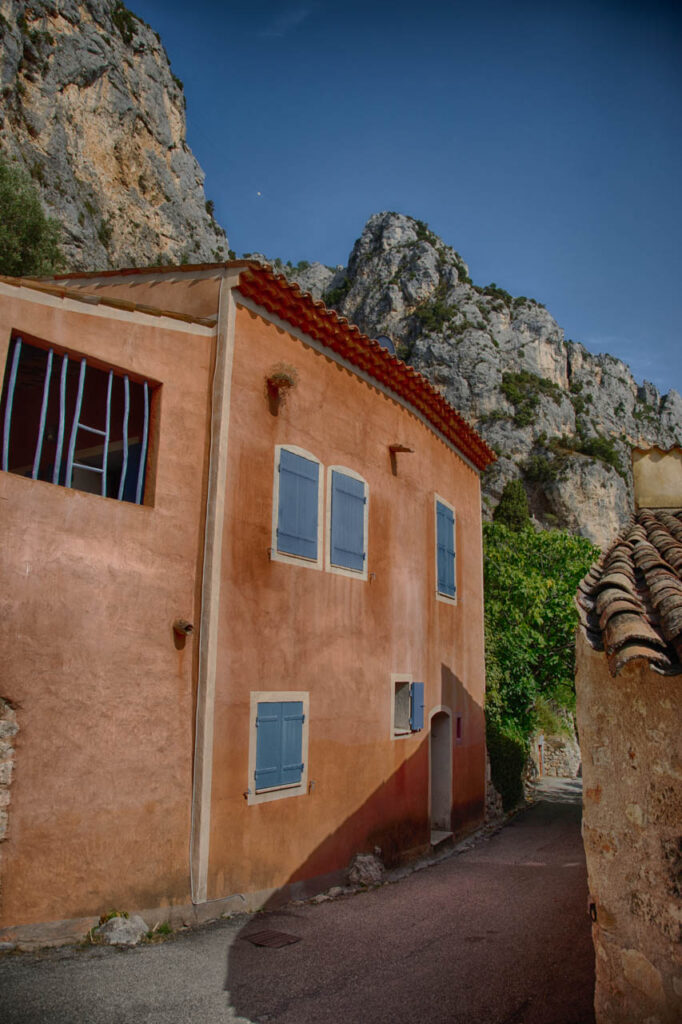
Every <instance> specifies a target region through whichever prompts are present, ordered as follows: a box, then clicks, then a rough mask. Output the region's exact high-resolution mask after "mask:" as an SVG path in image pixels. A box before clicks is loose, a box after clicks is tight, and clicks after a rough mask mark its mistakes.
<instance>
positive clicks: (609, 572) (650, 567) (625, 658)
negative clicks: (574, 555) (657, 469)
mask: <svg viewBox="0 0 682 1024" xmlns="http://www.w3.org/2000/svg"><path fill="white" fill-rule="evenodd" d="M576 605H577V607H578V613H579V620H580V622H579V629H581V630H582V632H583V634H584V636H585V637H586V638H587V640H588V642H589V643H590V644H591V646H592V647H593V649H595V650H601V651H604V652H605V656H606V658H607V661H608V666H609V670H610V672H611V675H613V676H617V675H619V674H620V672H621V671H622V669H623V668H624V667H625V665H627V664H628V663H629V662H631V661H637V660H641V661H644V662H647V663H648V664H649V667H650V668H651V669H653V670H654V671H656V672H659V673H662V674H663V675H680V674H682V510H680V509H674V510H665V509H648V508H646V509H640V510H639V511H638V512H636V513H635V515H633V516H631V518H630V522H629V524H628V525H627V526H626V527H625V529H624V530H623V531H622V532H621V533H620V534H619V535H618V537H616V539H615V540H614V541H613V543H612V544H611V545H610V546H609V547H608V548H607V549H606V550H605V551H604V552H603V554H602V555H601V557H600V558H599V559H598V561H597V562H595V563H594V565H592V566H591V567H590V570H589V572H588V573H587V575H586V576H585V577H584V579H583V580H581V582H580V584H579V585H578V592H577V595H576Z"/></svg>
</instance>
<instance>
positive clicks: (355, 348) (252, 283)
mask: <svg viewBox="0 0 682 1024" xmlns="http://www.w3.org/2000/svg"><path fill="white" fill-rule="evenodd" d="M239 291H240V292H241V293H242V295H244V296H245V297H246V298H248V299H251V301H252V302H254V303H256V304H257V305H259V306H262V307H263V308H264V309H266V310H267V311H268V312H269V313H272V314H274V315H275V316H277V317H279V319H280V320H285V321H286V322H287V323H290V324H291V325H292V326H294V327H297V328H298V329H299V330H301V331H303V333H304V334H308V335H310V337H312V338H314V339H315V340H316V341H319V342H321V343H322V344H323V345H326V346H327V347H328V348H330V349H332V351H334V352H336V353H337V355H340V356H342V357H343V358H344V359H346V360H347V361H348V362H349V363H352V364H353V365H354V366H357V367H358V369H360V370H362V371H363V372H365V373H366V374H368V376H370V377H373V378H374V379H375V380H376V381H378V382H379V383H380V384H383V385H384V386H385V387H387V388H389V389H390V390H391V391H394V392H395V393H396V394H397V395H400V396H401V397H402V398H404V399H405V400H406V401H407V402H409V403H410V405H412V406H413V407H414V408H415V409H417V410H418V411H419V412H420V413H421V414H422V416H423V417H424V418H425V419H426V420H428V422H429V423H430V424H431V426H433V427H435V429H436V430H438V431H440V433H441V434H443V435H444V436H445V437H446V438H447V439H448V440H449V441H450V442H452V444H453V445H454V446H455V447H456V448H458V449H459V451H461V452H462V454H463V455H465V456H466V457H467V458H468V459H469V460H470V461H471V462H472V463H473V464H474V466H476V468H477V469H485V467H486V466H488V465H489V464H490V463H491V462H494V461H495V459H496V455H495V453H494V452H493V450H492V449H491V448H490V447H489V446H488V445H487V444H486V442H485V441H484V440H483V438H482V437H481V436H480V435H479V434H478V433H477V432H476V431H475V430H474V428H473V427H471V426H470V425H469V424H468V423H467V422H466V420H465V419H464V418H463V417H462V416H460V414H459V413H458V412H457V411H456V410H455V409H454V408H453V407H452V406H451V405H450V403H449V402H448V401H447V400H446V399H445V398H443V396H442V395H441V394H440V392H438V391H437V390H436V388H434V386H433V385H432V384H431V383H430V382H429V381H428V380H427V379H426V377H424V376H423V375H422V374H421V373H419V372H418V371H417V370H415V369H413V368H412V367H411V366H408V365H407V364H406V363H404V362H403V361H402V359H398V357H397V356H394V355H391V353H390V352H389V351H388V350H387V349H386V348H384V346H383V345H380V344H379V342H378V341H374V340H373V339H372V338H369V337H368V336H367V335H366V334H363V333H362V332H361V330H360V328H359V327H356V326H355V324H350V323H349V322H348V320H346V319H345V317H342V316H339V314H338V313H336V312H335V311H334V310H333V309H327V307H326V306H325V304H324V303H323V302H321V301H319V300H316V299H313V297H312V296H311V295H310V293H309V292H303V291H301V289H300V287H299V286H298V285H297V284H291V283H290V282H289V281H287V279H286V278H285V277H284V276H283V275H282V274H276V273H274V271H272V270H271V269H270V267H267V266H264V265H262V264H258V263H253V264H251V265H250V266H249V267H248V268H246V269H244V270H243V271H242V273H241V274H240V277H239Z"/></svg>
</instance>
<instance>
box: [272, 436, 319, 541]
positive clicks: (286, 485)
mask: <svg viewBox="0 0 682 1024" xmlns="http://www.w3.org/2000/svg"><path fill="white" fill-rule="evenodd" d="M278 469H279V503H278V508H277V550H278V551H282V552H284V553H286V554H288V555H300V557H301V558H310V559H312V560H313V561H314V560H315V559H316V558H317V536H318V497H319V487H320V467H319V464H318V463H317V462H313V461H312V459H306V458H304V457H303V456H302V455H296V454H295V453H294V452H290V451H288V450H287V449H286V448H282V449H281V450H280V454H279V466H278Z"/></svg>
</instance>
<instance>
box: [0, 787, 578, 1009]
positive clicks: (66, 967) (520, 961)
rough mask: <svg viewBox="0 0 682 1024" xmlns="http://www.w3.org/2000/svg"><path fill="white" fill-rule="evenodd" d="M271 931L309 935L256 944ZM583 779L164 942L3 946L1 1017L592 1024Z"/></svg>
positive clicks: (545, 790)
mask: <svg viewBox="0 0 682 1024" xmlns="http://www.w3.org/2000/svg"><path fill="white" fill-rule="evenodd" d="M263 930H274V931H277V932H284V933H287V934H289V935H293V936H296V937H297V938H298V940H299V941H297V942H295V943H292V944H290V945H286V946H282V947H280V948H272V947H263V946H255V945H253V944H252V943H251V942H249V941H248V940H247V939H245V937H244V936H247V935H250V934H252V933H254V932H258V931H263ZM593 961H594V954H593V949H592V942H591V938H590V924H589V919H588V916H587V889H586V878H585V860H584V855H583V850H582V843H581V839H580V784H579V782H568V781H565V780H557V781H553V780H549V781H548V784H546V785H544V786H543V789H542V791H541V793H540V799H539V801H538V802H537V803H536V804H535V806H533V807H531V808H529V809H528V810H526V811H524V812H522V813H521V814H519V815H517V816H516V817H515V818H514V819H512V821H511V822H510V823H509V824H507V825H506V826H505V828H503V829H502V830H501V831H500V832H498V833H497V834H495V835H493V836H492V837H491V838H488V839H486V840H485V841H482V842H478V843H476V844H475V845H474V846H473V847H472V848H471V849H470V850H468V851H466V852H464V853H459V854H456V855H454V856H452V857H451V858H449V859H447V860H444V861H442V862H441V863H439V864H437V865H436V866H433V867H428V868H425V869H423V870H421V871H418V872H415V873H414V874H412V875H410V876H409V877H407V878H405V879H403V880H402V881H400V882H398V883H396V884H391V885H385V886H382V887H381V888H379V889H375V890H373V891H370V892H365V893H360V894H357V895H354V896H345V897H340V898H338V899H335V900H333V901H329V902H325V903H321V904H318V905H311V904H305V905H293V906H292V905H290V906H289V907H286V908H284V909H283V910H280V911H273V912H268V913H261V914H257V915H255V916H253V917H247V916H244V917H242V918H240V919H235V918H232V919H228V920H225V921H218V922H216V923H215V924H213V925H207V926H205V927H204V928H201V929H198V930H197V931H194V932H183V933H179V934H178V935H177V936H175V937H173V938H172V939H171V940H169V941H167V942H164V943H162V944H159V945H149V946H138V947H135V948H134V949H131V950H125V951H123V950H118V949H111V948H103V947H91V948H85V949H71V948H67V949H60V950H50V951H47V952H45V953H41V954H16V953H11V954H7V955H4V956H2V957H0V1021H2V1024H128V1022H130V1024H222V1022H236V1021H246V1022H248V1021H253V1022H259V1024H260V1022H261V1021H262V1022H270V1024H313V1022H315V1024H320V1022H330V1024H337V1022H339V1024H341V1022H343V1024H389V1022H390V1024H408V1022H409V1024H412V1022H419V1024H421V1022H424V1024H460V1022H461V1024H464V1022H466V1024H593V1022H594V1014H593V1009H592V999H593V991H594V968H593Z"/></svg>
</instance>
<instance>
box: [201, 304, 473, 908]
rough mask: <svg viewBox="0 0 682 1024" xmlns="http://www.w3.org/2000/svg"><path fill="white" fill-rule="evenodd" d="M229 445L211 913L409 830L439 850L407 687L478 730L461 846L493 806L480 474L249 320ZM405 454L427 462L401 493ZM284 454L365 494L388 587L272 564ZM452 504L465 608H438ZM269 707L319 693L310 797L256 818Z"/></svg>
mask: <svg viewBox="0 0 682 1024" xmlns="http://www.w3.org/2000/svg"><path fill="white" fill-rule="evenodd" d="M278 363H285V364H288V365H290V366H293V367H294V368H295V369H296V371H297V373H298V383H297V386H296V387H295V389H293V390H292V391H291V392H290V393H289V396H288V398H287V401H286V403H285V405H284V406H283V407H282V408H280V411H279V413H278V415H276V416H275V415H272V413H271V412H270V410H269V406H268V402H267V400H266V397H265V378H266V377H267V375H268V372H269V371H270V370H271V369H272V367H273V366H274V365H276V364H278ZM229 431H230V433H229V456H228V458H229V462H228V477H227V506H226V519H225V529H224V540H223V570H222V578H223V581H224V582H223V589H222V593H221V606H220V615H221V634H220V635H221V641H220V650H219V655H218V677H217V684H216V716H215V738H214V767H213V803H212V817H211V842H210V853H209V897H217V896H221V895H224V894H227V893H232V892H239V891H242V892H245V891H254V890H262V889H268V888H272V887H276V886H281V885H283V884H285V883H286V882H288V881H290V880H296V879H298V878H301V877H307V876H312V875H315V874H321V873H324V872H328V871H332V870H335V869H338V868H342V867H344V866H345V865H346V864H347V863H348V861H349V859H350V857H351V856H352V854H353V853H354V852H356V851H358V850H362V849H370V850H371V849H372V847H373V845H374V843H375V842H379V845H382V842H383V843H384V845H385V844H386V842H387V837H388V836H390V835H395V834H397V833H396V826H398V830H397V831H398V832H400V829H402V833H401V834H402V839H403V842H404V844H405V845H407V846H410V845H411V846H417V845H419V844H420V843H423V842H426V841H428V819H427V816H428V773H429V754H428V729H425V730H424V731H422V732H420V733H416V734H414V735H412V736H410V737H408V738H405V739H398V740H392V739H391V737H390V713H391V691H390V680H391V673H397V672H405V673H409V675H410V676H411V678H412V679H413V680H423V681H424V683H425V684H426V701H425V704H426V707H425V715H426V721H427V723H428V716H429V713H430V712H432V711H433V710H434V709H435V708H437V707H439V706H440V705H446V706H448V707H449V708H450V709H451V711H452V713H453V716H454V715H456V714H457V713H461V714H463V740H462V742H461V744H459V745H456V746H454V747H453V798H454V800H453V803H454V812H453V824H454V827H455V829H458V828H463V827H465V826H471V825H473V824H474V823H476V822H477V821H479V820H480V819H481V817H482V815H483V804H484V775H485V745H484V744H485V739H484V720H483V710H482V706H483V699H484V656H483V623H482V569H481V565H482V557H481V513H480V488H479V479H478V474H477V473H476V472H475V471H474V470H473V469H471V468H470V467H469V466H468V465H467V464H466V463H465V462H464V461H463V460H462V459H461V458H459V457H458V456H457V455H456V454H455V453H453V451H452V449H450V448H449V447H448V446H447V445H446V444H445V443H444V442H442V441H441V440H439V439H438V438H437V437H436V436H435V435H434V433H433V432H432V431H431V430H430V429H429V428H428V427H426V426H425V425H424V424H423V423H422V422H421V421H420V420H419V419H418V418H417V417H416V416H415V415H413V414H412V413H410V412H409V411H408V410H406V409H405V408H404V407H402V406H400V405H399V404H398V403H397V402H396V401H394V400H393V399H391V398H389V397H387V396H386V395H384V394H382V393H380V392H379V391H378V390H377V389H376V388H374V387H373V386H372V385H370V384H368V383H365V382H364V381H363V380H361V379H359V378H358V377H357V375H356V374H355V373H352V372H350V371H349V370H347V369H344V368H343V367H341V366H339V365H338V364H336V363H334V362H333V361H332V360H331V359H330V358H328V357H327V356H325V355H323V354H320V353H319V352H317V351H315V350H314V349H313V348H311V347H309V346H308V345H307V344H305V343H303V342H302V341H300V340H297V339H295V338H294V337H292V335H290V334H289V333H287V332H285V331H283V330H281V329H278V328H277V327H276V326H274V325H272V324H270V323H267V322H266V321H265V320H264V319H262V318H260V317H259V316H256V315H255V314H253V313H251V312H249V311H248V310H247V309H243V308H240V309H239V310H238V313H237V329H236V347H235V355H234V366H233V381H232V406H231V414H230V423H229ZM396 442H400V443H403V444H405V445H408V446H409V447H411V448H413V449H414V453H413V454H399V455H397V475H393V473H392V471H391V461H390V456H389V450H388V446H389V445H390V444H392V443H396ZM277 444H293V445H298V446H300V447H302V448H304V449H306V450H308V451H309V452H311V453H312V454H313V455H315V456H316V457H317V458H319V459H320V460H321V462H322V463H323V465H324V467H325V468H326V467H327V466H329V465H341V466H346V467H348V468H349V469H352V470H354V471H356V472H357V473H359V474H361V475H362V476H363V477H364V478H365V479H366V481H367V482H368V485H369V544H368V548H369V555H368V569H369V572H370V574H373V578H372V579H371V581H367V582H363V581H361V580H359V579H349V578H346V577H343V576H337V575H334V574H331V573H329V572H325V571H321V572H320V571H315V570H312V569H309V568H306V567H303V566H299V565H289V564H284V563H281V562H277V561H271V560H270V558H269V554H268V549H269V548H270V546H271V517H272V504H273V474H274V458H275V446H276V445H277ZM436 493H437V494H438V495H440V496H441V497H442V498H444V499H445V500H446V501H448V502H450V503H451V504H452V505H453V506H454V507H455V509H456V516H457V535H456V538H457V539H456V543H457V587H458V603H457V606H456V607H452V606H451V605H448V604H444V603H443V602H441V601H438V600H437V599H436V593H435V590H436V581H435V522H434V495H435V494H436ZM252 690H303V691H308V692H309V693H310V720H309V728H310V745H309V751H308V765H309V779H311V780H315V787H314V789H313V791H312V792H311V793H310V794H309V795H305V796H295V797H288V798H285V799H281V800H276V801H273V802H270V803H265V804H259V805H256V806H249V805H248V804H247V801H246V799H245V798H244V795H243V794H244V792H245V790H246V789H247V788H248V787H249V785H250V784H251V785H253V782H252V780H251V783H250V781H249V779H248V772H247V765H248V752H249V699H250V692H251V691H252ZM453 732H454V720H453ZM382 836H383V839H382Z"/></svg>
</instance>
